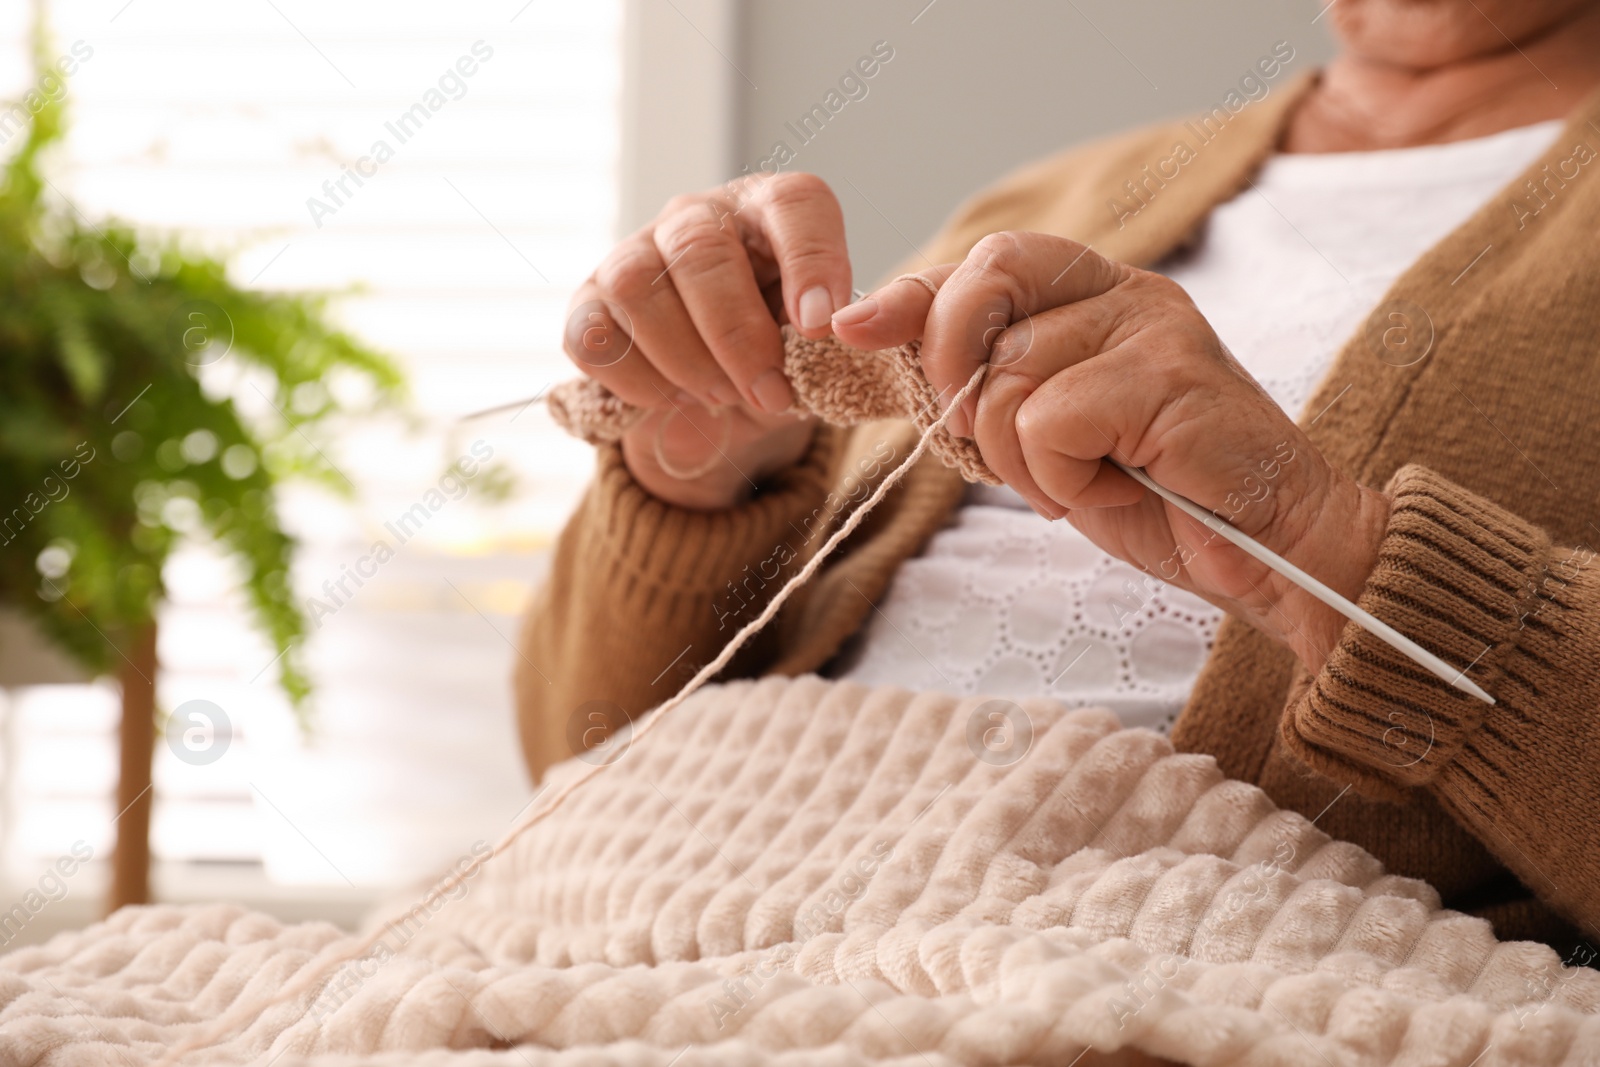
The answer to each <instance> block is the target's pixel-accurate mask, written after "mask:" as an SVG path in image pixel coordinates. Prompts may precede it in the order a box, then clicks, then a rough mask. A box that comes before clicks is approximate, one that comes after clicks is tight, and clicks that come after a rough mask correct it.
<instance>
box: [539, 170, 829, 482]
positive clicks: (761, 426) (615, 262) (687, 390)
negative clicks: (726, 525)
mask: <svg viewBox="0 0 1600 1067" xmlns="http://www.w3.org/2000/svg"><path fill="white" fill-rule="evenodd" d="M850 291H851V290H850V260H849V256H848V255H847V253H846V250H845V240H844V216H843V214H842V213H841V212H840V210H839V202H838V200H837V199H836V198H835V197H834V195H833V191H832V190H831V189H829V188H828V186H827V184H826V183H825V182H823V181H822V179H821V178H818V177H816V176H815V175H812V174H753V175H747V176H745V177H744V178H741V179H739V180H737V181H735V182H730V183H728V184H727V185H725V186H720V187H718V188H716V189H714V190H711V191H709V192H704V193H698V194H690V195H686V196H680V197H676V198H674V199H673V200H672V201H671V202H669V203H668V204H667V206H666V207H665V208H664V209H663V210H662V211H661V213H660V214H659V215H657V216H656V218H655V219H654V220H653V221H651V222H650V223H649V224H647V225H646V226H644V227H643V228H642V229H640V230H638V231H637V232H635V233H634V234H632V235H631V236H629V237H628V238H626V239H625V240H623V241H622V242H621V243H620V244H618V245H617V246H616V248H614V249H612V250H611V253H610V254H609V255H607V256H606V258H605V259H604V260H603V261H602V262H601V263H600V266H599V267H597V268H596V269H595V272H594V273H593V274H592V275H590V276H589V278H588V280H587V281H585V282H584V283H583V285H582V286H581V287H579V289H578V291H577V293H576V294H575V295H574V297H573V300H572V308H571V311H570V314H569V315H568V319H567V330H566V337H565V343H564V348H565V349H566V352H567V355H568V356H569V357H571V358H572V360H573V362H574V363H576V364H577V365H578V367H579V368H580V369H581V370H582V371H583V372H584V373H585V374H587V375H589V376H590V377H592V378H595V379H596V380H598V381H599V382H600V383H601V384H602V385H604V386H605V387H606V388H607V389H609V390H611V392H613V393H615V394H616V395H617V396H618V397H620V398H621V399H622V400H625V401H627V402H628V403H629V404H632V405H634V406H636V407H640V408H645V409H646V410H647V412H648V413H647V415H646V417H645V418H644V419H642V420H640V422H639V423H638V424H637V425H635V426H634V427H633V428H632V429H631V430H629V431H628V433H627V434H626V435H625V436H624V437H623V440H622V454H623V459H624V461H625V462H626V463H627V465H628V470H629V472H630V473H631V474H632V475H633V477H634V479H635V480H636V481H637V482H639V484H640V485H642V486H643V487H644V488H645V489H646V490H647V491H648V492H650V493H652V494H653V495H655V496H656V497H658V498H660V499H662V500H665V501H667V502H668V503H671V504H677V505H679V506H683V507H691V508H698V509H703V510H714V509H718V508H727V507H731V506H733V505H734V504H737V503H739V502H740V501H741V500H744V499H745V498H746V497H748V496H749V495H750V493H751V492H752V491H753V490H754V489H755V487H756V485H757V484H758V483H759V482H760V481H761V479H762V478H764V477H766V476H768V475H771V474H773V473H775V472H776V471H779V470H782V469H783V468H785V467H787V466H789V465H791V464H793V463H795V462H796V461H797V460H799V458H800V457H801V456H802V455H804V454H805V451H806V449H807V448H808V447H809V445H810V442H811V437H812V432H813V429H814V426H813V420H812V419H810V418H809V417H803V416H798V415H794V414H789V413H788V412H789V408H790V406H791V405H792V403H793V400H794V397H793V393H792V392H791V391H790V388H789V383H788V379H786V378H785V377H784V374H783V343H782V340H781V338H780V336H779V333H778V326H779V324H780V323H783V322H789V323H793V324H794V325H795V327H796V328H797V329H798V330H799V332H800V333H802V334H804V335H805V336H807V337H811V338H821V337H826V336H828V335H829V333H830V332H831V327H830V325H829V320H830V319H831V317H832V315H833V312H834V310H835V309H836V308H841V307H844V306H845V305H846V304H848V303H849V302H850Z"/></svg>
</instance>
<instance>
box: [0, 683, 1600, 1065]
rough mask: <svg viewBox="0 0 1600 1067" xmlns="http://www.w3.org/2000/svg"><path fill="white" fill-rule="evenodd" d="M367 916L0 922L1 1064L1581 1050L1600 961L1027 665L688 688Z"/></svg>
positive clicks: (1061, 1059)
mask: <svg viewBox="0 0 1600 1067" xmlns="http://www.w3.org/2000/svg"><path fill="white" fill-rule="evenodd" d="M584 769H585V767H584V766H583V765H582V764H578V763H575V762H573V763H568V764H565V765H563V766H562V767H560V768H558V769H557V771H556V777H558V778H559V777H561V776H563V775H571V774H573V773H577V772H580V771H582V770H584ZM391 915H392V916H398V921H397V923H396V925H395V926H393V927H392V928H390V929H389V931H388V933H387V935H386V936H385V938H384V939H383V940H382V941H381V942H379V944H378V945H377V946H375V947H374V948H373V949H372V950H371V951H369V952H367V953H366V954H365V955H364V956H363V957H362V958H361V959H359V960H356V961H354V962H348V963H344V964H342V965H339V966H332V965H331V964H330V961H331V960H332V959H333V958H334V957H335V956H336V955H338V954H340V953H341V952H343V953H346V954H347V952H348V949H349V947H350V945H351V943H352V939H350V938H349V937H347V936H345V935H343V934H341V933H340V932H339V931H337V930H335V929H334V928H333V927H331V926H328V925H325V924H315V923H311V924H304V925H298V926H284V925H282V924H280V923H278V922H276V921H274V920H272V919H270V918H268V917H266V916H263V915H259V914H254V913H251V912H247V911H243V910H241V909H239V908H236V907H230V906H223V905H215V906H206V907H188V908H177V907H148V908H129V909H125V910H123V911H121V912H118V913H117V914H116V915H114V916H113V917H112V918H111V919H109V920H108V921H107V922H105V923H102V924H100V925H98V926H94V927H91V928H90V929H88V930H85V931H83V932H81V933H76V934H70V935H63V936H60V937H58V938H56V939H55V940H54V941H52V942H51V943H50V944H48V945H45V946H42V947H37V948H29V949H24V950H21V951H18V952H15V953H12V954H11V955H9V956H6V957H3V958H0V1063H3V1064H6V1065H10V1064H29V1065H31V1064H63V1065H65V1064H73V1065H76V1064H107V1065H121V1067H144V1065H147V1064H151V1063H154V1062H157V1061H158V1060H160V1059H161V1057H163V1056H164V1055H166V1054H168V1053H169V1052H172V1051H173V1050H176V1049H179V1048H181V1047H182V1044H183V1042H185V1041H186V1040H195V1039H197V1038H199V1037H200V1036H202V1035H205V1034H207V1031H208V1030H209V1031H212V1033H211V1034H210V1035H209V1036H210V1037H211V1039H212V1043H211V1044H210V1045H209V1046H208V1047H206V1048H204V1049H200V1050H194V1051H189V1052H185V1053H183V1055H182V1061H183V1062H186V1063H187V1062H194V1063H250V1062H254V1063H260V1064H268V1063H275V1064H277V1065H279V1067H290V1065H294V1064H317V1065H319V1067H331V1065H333V1064H340V1065H344V1064H354V1063H382V1064H395V1065H398V1064H427V1065H437V1067H479V1065H487V1064H495V1065H508V1067H517V1065H522V1064H526V1065H531V1067H547V1065H557V1064H559V1065H563V1067H569V1065H570V1067H575V1065H578V1064H583V1065H600V1064H637V1065H641V1067H644V1065H653V1067H668V1065H677V1067H692V1065H695V1064H719V1065H721V1064H728V1065H732V1064H741V1065H755V1064H838V1065H850V1064H881V1063H899V1064H907V1065H913V1064H915V1065H924V1067H944V1065H947V1064H951V1065H953V1064H1007V1063H1029V1064H1060V1065H1063V1067H1065V1065H1069V1064H1073V1063H1074V1062H1080V1063H1083V1064H1087V1063H1091V1062H1111V1061H1115V1060H1118V1059H1121V1058H1122V1055H1113V1056H1112V1057H1111V1059H1110V1060H1107V1059H1104V1058H1102V1056H1101V1054H1102V1053H1113V1054H1116V1053H1118V1052H1119V1050H1121V1053H1122V1054H1124V1055H1125V1054H1128V1053H1129V1052H1130V1051H1132V1050H1137V1051H1140V1052H1143V1053H1148V1054H1153V1055H1156V1056H1160V1057H1164V1058H1167V1059H1171V1060H1176V1061H1179V1062H1184V1063H1194V1064H1224V1063H1228V1064H1232V1063H1241V1064H1297V1065H1298V1064H1312V1065H1316V1064H1327V1065H1330V1067H1344V1065H1346V1064H1360V1065H1365V1064H1418V1065H1421V1064H1428V1065H1438V1067H1445V1065H1456V1067H1469V1065H1473V1067H1478V1065H1482V1067H1489V1065H1493V1064H1578V1063H1588V1064H1593V1063H1600V1017H1597V1013H1600V973H1596V972H1594V971H1591V970H1586V969H1581V968H1580V969H1570V968H1564V967H1562V966H1561V961H1560V960H1559V959H1558V958H1557V957H1556V955H1555V953H1553V952H1552V951H1551V950H1550V949H1548V948H1546V947H1544V946H1541V945H1536V944H1532V943H1526V942H1522V943H1513V942H1503V943H1502V942H1497V941H1496V940H1495V939H1494V937H1493V935H1492V934H1491V932H1490V930H1489V928H1488V926H1487V925H1486V924H1485V923H1483V922H1482V921H1480V920H1477V919H1472V918H1468V917H1466V916H1462V915H1460V914H1457V913H1453V912H1448V911H1442V910H1440V909H1439V902H1438V898H1437V895H1436V894H1435V893H1434V891H1433V890H1432V889H1430V888H1429V887H1428V886H1427V885H1425V884H1422V883H1420V882H1417V881H1413V880H1410V879H1405V878H1399V877H1394V876H1390V875H1386V874H1384V872H1383V870H1382V869H1381V868H1380V867H1379V865H1378V864H1377V862H1376V861H1374V860H1373V859H1372V858H1371V857H1370V856H1368V855H1367V854H1365V853H1364V852H1362V851H1361V850H1360V849H1358V848H1356V847H1354V846H1353V845H1349V844H1346V843H1342V842H1339V841H1333V840H1330V839H1329V838H1328V837H1327V835H1325V834H1323V833H1322V832H1320V831H1319V830H1317V828H1316V827H1315V826H1313V825H1312V824H1311V823H1310V822H1308V821H1307V820H1306V819H1305V818H1303V817H1301V816H1299V815H1295V814H1291V813H1287V812H1283V811H1278V810H1276V809H1275V808H1274V806H1273V805H1272V803H1271V802H1270V801H1269V800H1268V799H1267V798H1266V797H1265V796H1264V795H1263V794H1262V793H1261V792H1260V791H1259V790H1257V789H1255V788H1254V787H1252V786H1249V785H1245V784H1242V783H1239V782H1235V781H1229V780H1227V779H1224V778H1223V777H1222V775H1221V774H1220V773H1219V772H1218V771H1217V768H1216V767H1215V765H1214V764H1213V763H1212V761H1211V760H1210V759H1209V758H1205V757H1199V756H1190V755H1177V754H1174V752H1173V751H1172V748H1171V747H1170V746H1169V745H1168V744H1167V742H1166V741H1165V740H1163V739H1162V738H1161V737H1159V736H1157V735H1156V734H1153V733H1150V732H1148V731H1143V730H1123V729H1120V728H1119V726H1118V723H1117V721H1116V720H1115V718H1113V717H1112V716H1111V715H1110V714H1108V713H1105V712H1099V711H1067V710H1065V709H1063V708H1062V707H1060V706H1059V705H1057V704H1054V703H1052V702H1049V701H1036V702H1027V701H1025V702H1023V704H1022V706H1021V707H1020V708H1018V707H1016V706H1014V705H1006V704H1004V703H987V704H986V703H985V702H983V701H980V700H974V699H964V700H963V699H957V698H954V697H947V696H940V695H935V694H912V693H908V692H905V691H901V690H893V689H878V690H869V689H865V688H862V687H860V686H854V685H847V684H842V683H830V682H826V681H823V680H820V679H817V678H801V679H797V680H793V681H788V680H782V679H773V680H767V681H763V682H759V683H744V684H736V685H729V686H722V687H714V688H711V689H707V690H705V691H703V692H702V693H700V694H698V695H697V696H695V697H694V698H693V699H691V700H690V701H689V703H687V704H685V705H684V706H683V707H682V708H681V709H679V710H678V711H677V712H675V713H674V714H673V715H672V716H670V717H669V718H668V719H667V721H665V722H663V723H662V725H661V727H660V728H659V729H658V730H656V731H655V732H653V733H652V734H651V735H650V736H649V737H648V738H646V739H644V740H642V741H641V742H640V743H639V744H638V746H637V747H635V748H634V749H632V750H629V751H625V752H623V753H622V755H621V756H620V758H616V762H615V763H614V764H613V765H611V766H610V767H609V768H608V769H607V770H606V771H605V772H604V773H603V774H601V775H600V777H599V778H598V779H597V780H595V781H593V782H590V783H588V784H587V785H586V786H585V787H584V788H582V789H580V790H579V791H578V792H577V793H576V794H575V795H574V796H573V797H572V798H571V800H570V802H569V803H568V804H567V806H566V807H565V808H563V809H562V810H561V811H559V812H558V813H557V814H556V815H555V816H554V817H553V818H552V819H551V820H550V821H548V822H546V823H543V824H541V825H539V826H536V827H535V828H533V829H532V830H531V831H530V832H528V833H527V834H525V835H524V836H523V837H522V838H520V839H519V840H518V842H517V844H516V845H515V847H514V848H513V850H512V851H511V852H510V853H508V854H506V855H504V856H502V857H500V858H499V859H497V860H495V861H494V862H492V863H489V864H487V865H486V866H484V867H483V868H482V869H481V870H480V871H479V872H478V873H477V874H476V875H475V876H474V877H473V878H471V879H470V880H469V881H468V882H466V883H465V884H464V885H462V886H460V887H458V888H457V889H456V890H455V891H453V892H451V893H450V894H447V895H446V896H445V897H431V898H430V897H422V898H420V899H413V900H411V901H409V902H407V904H405V905H403V906H401V907H398V908H396V909H394V910H393V911H392V912H391ZM307 968H310V969H311V970H310V971H309V972H308V971H307ZM319 968H320V970H318V969H319ZM308 975H314V976H315V977H316V981H315V982H313V983H310V984H309V985H308V987H307V989H306V991H305V992H304V993H302V994H300V995H297V996H295V997H293V998H292V999H291V1000H290V1001H289V1002H287V1003H279V1004H273V1005H270V1006H266V1005H267V1002H268V1001H270V1000H271V999H272V998H273V996H274V994H275V993H277V991H279V990H280V989H282V988H283V987H284V985H285V984H286V983H287V982H289V981H291V980H292V979H294V978H295V977H296V976H301V977H302V978H304V977H306V976H308ZM225 1012H227V1013H229V1018H231V1020H232V1021H230V1022H229V1023H228V1025H227V1026H226V1027H223V1029H224V1030H225V1032H223V1033H220V1034H217V1033H215V1032H214V1031H216V1030H217V1029H218V1020H219V1019H223V1018H224V1013H225ZM497 1050H498V1051H497ZM1086 1050H1091V1051H1088V1053H1087V1056H1086V1058H1084V1059H1082V1060H1079V1059H1078V1058H1079V1057H1080V1056H1085V1055H1086Z"/></svg>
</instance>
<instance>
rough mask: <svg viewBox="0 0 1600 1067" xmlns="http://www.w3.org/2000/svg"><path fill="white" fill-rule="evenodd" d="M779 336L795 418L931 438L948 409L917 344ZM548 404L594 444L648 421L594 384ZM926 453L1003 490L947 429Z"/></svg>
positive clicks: (556, 390) (561, 387)
mask: <svg viewBox="0 0 1600 1067" xmlns="http://www.w3.org/2000/svg"><path fill="white" fill-rule="evenodd" d="M782 333H783V353H784V357H783V372H784V374H785V375H786V376H787V377H788V379H789V384H790V386H791V387H792V388H793V390H794V410H795V411H800V412H805V413H808V414H811V415H816V416H818V417H819V418H821V419H822V420H823V421H824V422H827V423H830V424H831V425H834V426H857V425H860V424H861V423H864V422H874V421H876V420H878V419H909V420H910V421H911V422H912V423H914V424H915V425H916V427H917V429H918V430H919V431H921V432H923V433H927V432H928V430H929V429H930V428H933V424H934V420H936V419H937V418H938V417H939V414H940V412H941V411H942V410H943V407H942V406H941V405H940V403H939V399H940V397H939V393H938V392H937V391H936V390H935V389H934V388H933V386H932V385H930V384H929V382H928V376H927V375H926V374H924V373H923V370H922V361H921V358H920V356H919V351H920V348H921V346H920V345H919V344H918V342H916V341H912V342H911V343H910V344H905V345H901V346H899V347H897V348H889V349H885V350H883V351H882V352H868V351H865V350H863V349H860V348H851V347H850V346H849V345H847V344H845V343H844V342H842V341H840V340H838V339H837V338H834V337H825V338H822V339H820V340H815V341H813V340H811V339H809V338H806V337H802V336H801V335H800V334H799V333H797V332H796V331H795V329H794V328H793V327H792V326H784V327H782ZM545 405H546V407H548V408H549V410H550V417H551V418H552V419H554V420H555V423H556V425H557V426H560V427H561V428H562V429H563V430H566V431H567V432H568V433H570V434H572V435H573V436H575V437H580V438H582V439H583V440H585V441H587V442H589V443H590V444H592V445H598V444H604V443H606V442H609V441H615V440H617V439H618V438H620V437H621V436H622V435H623V434H624V433H627V432H628V430H629V429H631V428H632V427H633V426H634V425H635V424H636V423H638V421H639V420H640V419H641V418H643V417H644V415H645V412H644V411H643V410H642V409H640V408H636V407H633V406H632V405H631V404H628V403H627V402H625V401H623V400H621V399H620V398H619V397H617V396H616V394H614V393H612V392H611V390H609V389H607V388H606V387H605V386H603V385H601V384H600V383H599V382H597V381H595V380H594V379H593V378H575V379H572V380H570V381H565V382H561V383H560V384H558V385H555V386H552V387H551V389H550V392H549V393H547V394H546V395H545ZM928 450H929V451H930V452H932V453H933V454H934V455H936V456H938V457H939V459H940V461H941V462H943V463H944V465H945V466H947V467H951V468H953V469H955V470H958V471H960V472H961V476H962V477H963V478H965V479H966V480H967V481H969V482H983V483H985V484H987V485H999V484H1000V479H999V478H998V477H996V476H995V474H994V472H993V471H991V470H990V469H989V465H988V464H987V463H985V462H984V461H983V456H982V454H981V453H979V451H978V446H977V444H976V443H975V442H973V441H970V440H968V439H966V438H962V437H956V436H954V435H953V434H951V433H950V432H949V431H948V430H946V429H944V428H943V427H942V426H941V427H938V428H936V429H934V430H933V434H932V439H931V440H930V441H929V447H928Z"/></svg>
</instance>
